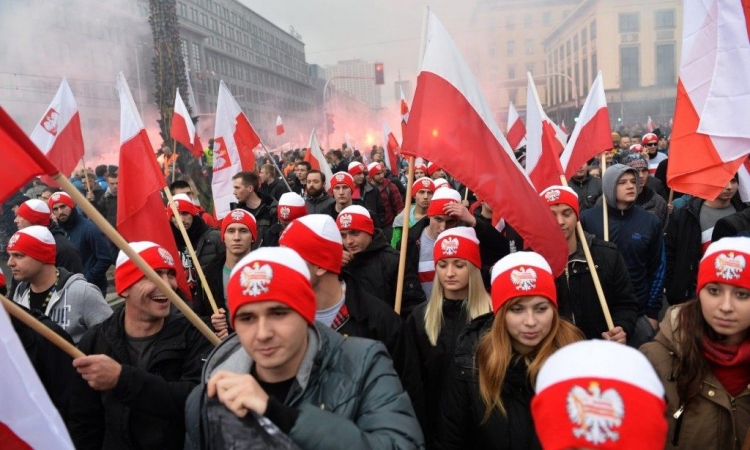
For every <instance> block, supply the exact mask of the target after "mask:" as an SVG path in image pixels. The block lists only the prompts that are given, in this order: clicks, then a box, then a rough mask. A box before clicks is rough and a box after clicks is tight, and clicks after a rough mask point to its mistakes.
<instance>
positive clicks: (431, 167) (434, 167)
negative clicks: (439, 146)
mask: <svg viewBox="0 0 750 450" xmlns="http://www.w3.org/2000/svg"><path fill="white" fill-rule="evenodd" d="M438 170H440V166H438V165H437V164H435V163H434V162H428V163H427V175H429V176H432V174H433V173H435V172H437V171H438Z"/></svg>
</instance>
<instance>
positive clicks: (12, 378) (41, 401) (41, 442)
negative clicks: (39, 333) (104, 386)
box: [0, 304, 75, 450]
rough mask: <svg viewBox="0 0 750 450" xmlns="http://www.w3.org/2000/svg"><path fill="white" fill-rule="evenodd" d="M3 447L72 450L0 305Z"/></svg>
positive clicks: (0, 425) (0, 428)
mask: <svg viewBox="0 0 750 450" xmlns="http://www.w3.org/2000/svg"><path fill="white" fill-rule="evenodd" d="M0 367H2V370H0V404H2V405H3V407H2V408H0V446H2V448H4V449H14V450H16V449H17V450H25V449H29V450H30V449H33V448H38V449H42V448H54V449H70V450H73V449H74V448H75V447H74V446H73V442H72V441H71V440H70V436H69V435H68V429H67V428H66V427H65V423H64V422H63V420H62V418H61V417H60V413H58V412H57V409H56V408H55V405H54V404H52V400H50V398H49V396H48V395H47V391H46V390H45V389H44V386H43V385H42V382H41V381H40V380H39V376H38V375H37V373H36V371H35V370H34V366H32V365H31V361H29V357H28V356H27V355H26V350H24V348H23V345H22V344H21V340H20V339H19V338H18V335H17V334H16V332H15V330H14V329H13V325H12V324H11V322H10V319H9V318H8V314H7V313H6V311H5V309H4V308H3V306H2V304H0Z"/></svg>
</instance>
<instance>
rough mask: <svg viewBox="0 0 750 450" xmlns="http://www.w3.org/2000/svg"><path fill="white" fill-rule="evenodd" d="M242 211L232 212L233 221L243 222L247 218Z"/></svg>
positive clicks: (234, 210) (235, 210)
mask: <svg viewBox="0 0 750 450" xmlns="http://www.w3.org/2000/svg"><path fill="white" fill-rule="evenodd" d="M243 211H244V210H242V209H233V210H232V220H242V219H244V218H245V213H244V212H243Z"/></svg>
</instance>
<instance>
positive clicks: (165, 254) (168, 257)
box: [159, 247, 174, 267]
mask: <svg viewBox="0 0 750 450" xmlns="http://www.w3.org/2000/svg"><path fill="white" fill-rule="evenodd" d="M159 256H161V259H163V260H164V263H165V264H167V265H168V266H172V267H174V258H172V255H171V254H170V253H169V252H168V251H166V250H164V249H163V248H161V247H159Z"/></svg>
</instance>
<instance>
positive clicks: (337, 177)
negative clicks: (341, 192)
mask: <svg viewBox="0 0 750 450" xmlns="http://www.w3.org/2000/svg"><path fill="white" fill-rule="evenodd" d="M340 184H345V185H347V186H349V189H351V190H352V191H354V177H352V176H351V175H349V174H348V173H346V172H336V173H334V174H333V178H331V189H333V188H334V187H336V186H338V185H340Z"/></svg>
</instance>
